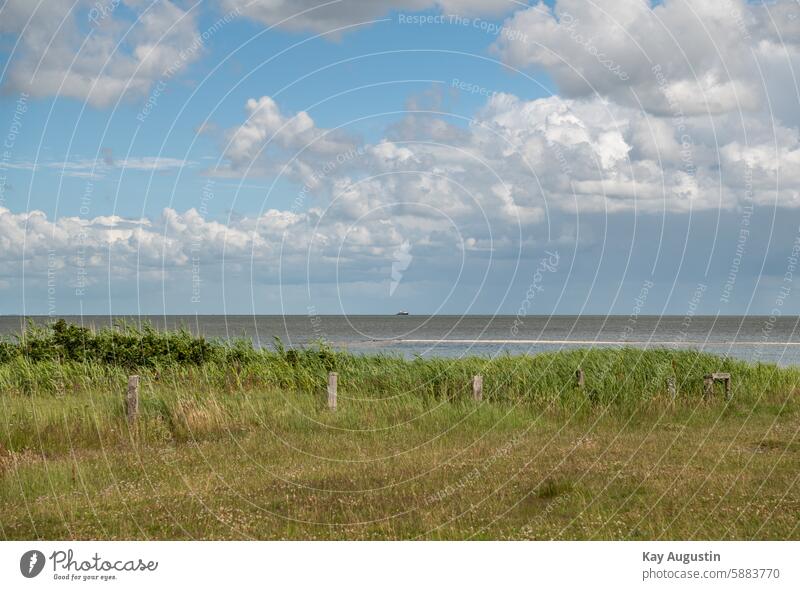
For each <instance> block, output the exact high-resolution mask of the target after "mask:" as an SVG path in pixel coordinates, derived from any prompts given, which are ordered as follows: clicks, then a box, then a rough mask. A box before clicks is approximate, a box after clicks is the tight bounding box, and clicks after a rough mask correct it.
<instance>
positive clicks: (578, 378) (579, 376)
mask: <svg viewBox="0 0 800 590" xmlns="http://www.w3.org/2000/svg"><path fill="white" fill-rule="evenodd" d="M584 381H585V379H584V375H583V369H578V370H577V371H575V385H576V386H578V387H583V383H584Z"/></svg>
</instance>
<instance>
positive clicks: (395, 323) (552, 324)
mask: <svg viewBox="0 0 800 590" xmlns="http://www.w3.org/2000/svg"><path fill="white" fill-rule="evenodd" d="M59 317H63V318H64V319H65V320H67V321H68V322H74V323H77V324H82V325H84V326H89V327H94V328H100V327H103V326H109V325H113V324H115V323H117V322H119V321H123V320H124V321H126V322H129V323H134V324H137V325H143V324H145V323H149V324H151V325H152V326H153V327H155V328H156V329H160V330H163V329H176V328H180V327H183V328H185V329H187V330H189V331H191V332H192V333H194V334H202V335H205V336H207V337H210V338H223V339H231V338H245V339H249V340H251V341H252V342H253V344H254V345H255V346H257V347H269V346H272V345H273V343H274V339H275V338H276V337H277V338H280V340H281V341H282V342H283V345H284V346H286V347H304V346H309V345H313V344H314V342H316V341H320V340H322V341H324V342H326V343H327V344H329V345H330V346H332V347H334V348H336V349H339V350H348V351H350V352H352V353H356V354H374V353H379V352H382V353H389V354H396V355H402V356H404V357H406V358H414V357H415V356H417V355H419V356H422V357H436V356H442V357H461V356H472V355H478V356H484V357H492V356H496V355H500V354H506V353H508V354H514V355H522V354H528V355H531V354H537V353H540V352H544V351H555V350H564V349H572V348H589V347H618V346H633V347H637V348H668V349H677V348H687V349H696V350H701V351H705V352H710V353H714V354H717V355H721V356H726V357H734V358H738V359H743V360H747V361H751V362H762V363H776V364H778V365H783V366H786V365H800V333H798V324H799V323H800V317H798V316H782V317H775V316H773V317H767V316H686V317H681V316H590V315H581V316H568V315H554V316H525V317H520V316H507V315H503V316H500V315H495V316H488V315H487V316H481V315H464V316H448V315H435V316H430V315H413V314H412V315H402V316H401V315H397V316H394V315H392V316H383V315H381V316H374V315H350V316H342V315H287V316H279V315H256V316H253V315H169V316H159V315H149V316H113V317H111V316H82V317H81V316H59ZM30 319H32V320H33V321H34V322H37V323H45V322H50V321H54V320H55V319H57V318H55V317H50V316H34V317H32V318H30ZM24 325H25V318H22V317H20V316H0V335H6V336H8V335H11V334H18V333H19V332H20V330H21V328H22V327H23V326H24Z"/></svg>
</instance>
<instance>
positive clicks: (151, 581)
mask: <svg viewBox="0 0 800 590" xmlns="http://www.w3.org/2000/svg"><path fill="white" fill-rule="evenodd" d="M799 555H800V542H621V543H614V542H587V543H580V542H552V543H547V542H512V543H503V542H375V543H363V542H362V543H357V542H250V543H248V542H216V541H214V542H178V541H166V542H127V541H123V542H105V541H104V542H92V541H87V542H39V541H30V542H27V541H26V542H17V541H8V542H3V543H0V587H2V588H49V587H56V588H64V587H67V586H69V587H71V588H85V587H103V588H148V589H153V588H173V589H174V588H191V587H194V586H192V585H194V584H200V586H198V587H202V588H217V587H219V588H224V589H225V590H230V589H234V588H249V587H256V586H257V587H259V588H281V589H283V588H324V589H326V590H328V589H336V588H347V589H348V590H353V589H360V588H364V589H367V588H368V589H370V590H375V589H393V588H397V589H403V590H409V589H416V588H420V589H422V588H434V587H439V588H459V589H469V588H480V589H481V590H486V589H487V588H578V587H585V588H668V587H669V588H720V589H728V588H753V589H755V588H776V589H777V588H800V576H798V573H800V563H799V561H800V560H798V556H799ZM42 559H43V560H44V561H43V562H42Z"/></svg>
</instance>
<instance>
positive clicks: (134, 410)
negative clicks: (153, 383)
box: [125, 375, 139, 425]
mask: <svg viewBox="0 0 800 590" xmlns="http://www.w3.org/2000/svg"><path fill="white" fill-rule="evenodd" d="M125 413H126V414H127V416H128V424H131V425H133V424H134V423H135V422H136V417H137V416H138V415H139V375H131V376H130V377H128V395H127V396H125Z"/></svg>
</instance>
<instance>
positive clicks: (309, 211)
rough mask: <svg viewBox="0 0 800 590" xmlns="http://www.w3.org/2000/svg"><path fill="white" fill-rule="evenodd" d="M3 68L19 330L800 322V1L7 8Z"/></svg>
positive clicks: (5, 233)
mask: <svg viewBox="0 0 800 590" xmlns="http://www.w3.org/2000/svg"><path fill="white" fill-rule="evenodd" d="M0 56H2V58H0V64H2V69H0V140H2V142H3V147H2V149H0V314H12V313H14V314H15V313H31V314H33V313H38V314H47V313H51V314H66V313H86V314H92V313H97V314H107V313H155V314H159V313H243V314H248V313H259V314H270V313H298V314H305V313H309V312H310V311H311V312H312V313H320V314H322V313H347V314H354V313H394V312H395V311H397V310H399V309H408V310H410V311H412V312H413V313H450V314H462V313H485V314H492V313H509V314H514V313H518V311H519V310H520V309H522V308H524V309H525V313H531V314H551V313H559V314H573V313H591V314H606V313H616V314H624V315H628V314H631V313H650V314H663V313H669V314H677V315H685V314H687V313H707V314H717V313H719V314H741V313H751V314H770V313H776V314H781V315H788V314H797V313H798V312H800V297H798V296H797V295H796V293H795V291H796V290H797V289H798V288H800V269H798V268H796V265H797V260H796V258H797V256H798V253H799V252H800V145H798V139H799V138H800V135H799V132H798V126H799V125H800V104H798V97H800V86H798V79H797V72H796V70H795V67H794V66H795V65H798V64H800V4H798V3H797V2H796V1H795V0H780V1H770V2H744V1H742V0H664V1H661V2H647V1H645V0H594V1H592V2H587V1H585V0H556V1H554V2H544V3H526V2H516V1H508V0H438V1H432V0H376V1H369V2H368V1H366V0H364V1H360V0H330V1H326V2H323V1H320V0H302V1H292V2H289V1H288V0H285V1H284V0H219V1H214V2H193V1H192V0H187V1H183V0H173V1H172V2H170V1H167V0H156V1H155V2H150V1H149V0H97V1H82V0H77V1H73V0H42V1H41V2H37V0H5V1H4V2H3V3H2V4H0ZM543 261H546V263H543ZM795 274H797V280H798V284H795Z"/></svg>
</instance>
